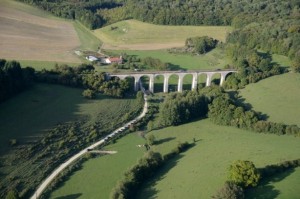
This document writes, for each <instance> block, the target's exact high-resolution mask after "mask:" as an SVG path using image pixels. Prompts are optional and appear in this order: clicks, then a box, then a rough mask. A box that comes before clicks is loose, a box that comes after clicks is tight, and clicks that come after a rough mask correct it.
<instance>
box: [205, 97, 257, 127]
mask: <svg viewBox="0 0 300 199" xmlns="http://www.w3.org/2000/svg"><path fill="white" fill-rule="evenodd" d="M208 107H209V111H208V117H209V118H210V120H211V121H213V122H214V123H215V124H219V125H229V126H236V127H238V128H244V129H251V128H252V125H253V124H254V123H256V122H257V121H258V117H257V115H256V113H255V112H254V111H245V110H244V108H243V107H240V106H236V105H235V104H234V100H233V99H231V98H230V97H229V95H228V94H226V93H223V94H222V95H220V96H218V97H216V98H215V99H214V100H213V102H212V103H211V104H209V106H208Z"/></svg>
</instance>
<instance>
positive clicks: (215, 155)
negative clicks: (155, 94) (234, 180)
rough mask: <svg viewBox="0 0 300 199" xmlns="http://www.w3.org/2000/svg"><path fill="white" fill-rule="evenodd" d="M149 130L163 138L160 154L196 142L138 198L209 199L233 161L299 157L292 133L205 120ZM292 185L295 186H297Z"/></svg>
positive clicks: (158, 148) (260, 162) (258, 163)
mask: <svg viewBox="0 0 300 199" xmlns="http://www.w3.org/2000/svg"><path fill="white" fill-rule="evenodd" d="M152 133H153V134H154V135H155V136H156V138H157V140H165V141H164V142H163V143H162V144H160V145H158V146H155V148H154V150H155V151H159V152H161V153H163V154H165V153H167V152H168V151H170V150H171V149H172V148H174V147H175V145H176V144H177V143H178V142H184V141H188V142H192V140H193V139H194V138H195V139H196V145H195V146H194V147H192V148H191V149H189V150H188V151H187V152H185V153H183V155H182V156H181V157H179V158H177V159H175V160H173V161H170V162H169V163H168V164H167V165H165V167H164V168H163V169H162V170H161V171H160V172H159V173H158V174H157V176H155V177H154V178H153V179H152V180H150V181H149V182H148V183H147V184H146V185H145V186H144V188H143V189H142V191H141V192H139V197H138V198H210V197H211V196H212V195H213V194H214V193H215V192H216V190H218V189H219V188H220V187H222V185H223V184H224V182H225V180H226V179H227V169H228V167H229V165H230V164H231V163H232V162H233V161H235V160H239V159H241V160H251V161H253V162H254V163H255V165H256V166H257V167H264V166H265V165H267V164H274V163H277V162H280V161H284V160H292V159H297V158H299V157H300V153H299V151H300V143H299V140H298V139H295V138H294V137H292V136H276V135H267V134H258V133H254V132H250V131H245V130H240V129H236V128H233V127H226V126H216V125H214V124H212V123H211V122H210V121H209V120H208V119H206V120H201V121H198V122H193V123H189V124H185V125H181V126H178V127H169V128H165V129H162V130H158V131H153V132H152ZM278 146H281V147H278ZM293 187H296V188H295V189H299V188H300V185H293ZM266 191H267V190H266Z"/></svg>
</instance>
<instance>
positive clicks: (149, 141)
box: [147, 134, 155, 146]
mask: <svg viewBox="0 0 300 199" xmlns="http://www.w3.org/2000/svg"><path fill="white" fill-rule="evenodd" d="M147 144H148V145H150V146H152V145H154V144H155V136H154V135H153V134H151V135H149V136H147Z"/></svg>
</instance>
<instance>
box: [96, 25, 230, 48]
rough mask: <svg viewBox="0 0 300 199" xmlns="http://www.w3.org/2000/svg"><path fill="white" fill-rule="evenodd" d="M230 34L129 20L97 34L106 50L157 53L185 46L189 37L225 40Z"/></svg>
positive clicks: (223, 30) (215, 29)
mask: <svg viewBox="0 0 300 199" xmlns="http://www.w3.org/2000/svg"><path fill="white" fill-rule="evenodd" d="M112 27H114V28H112ZM116 27H117V28H116ZM230 31H231V27H229V26H218V27H217V26H162V25H153V24H149V23H144V22H140V21H137V20H126V21H121V22H117V23H115V24H112V25H110V26H107V27H104V28H100V29H97V30H95V31H94V33H95V35H96V36H97V37H98V38H99V39H100V40H101V41H103V43H104V45H103V48H104V49H115V50H118V49H127V50H157V49H166V48H172V47H182V46H184V43H185V40H186V39H187V38H188V37H195V36H210V37H213V38H215V39H218V40H220V41H225V38H226V34H227V33H228V32H230Z"/></svg>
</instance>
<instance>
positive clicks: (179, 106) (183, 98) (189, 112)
mask: <svg viewBox="0 0 300 199" xmlns="http://www.w3.org/2000/svg"><path fill="white" fill-rule="evenodd" d="M207 110H208V109H207V100H206V98H205V96H204V95H202V94H200V93H198V91H187V92H186V91H185V92H182V93H170V94H169V95H168V96H167V97H166V98H165V100H164V102H163V103H162V105H161V107H160V124H161V125H162V126H170V125H179V124H182V123H185V122H188V121H190V120H191V119H195V118H199V117H204V116H205V115H206V113H207Z"/></svg>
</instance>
